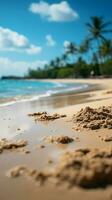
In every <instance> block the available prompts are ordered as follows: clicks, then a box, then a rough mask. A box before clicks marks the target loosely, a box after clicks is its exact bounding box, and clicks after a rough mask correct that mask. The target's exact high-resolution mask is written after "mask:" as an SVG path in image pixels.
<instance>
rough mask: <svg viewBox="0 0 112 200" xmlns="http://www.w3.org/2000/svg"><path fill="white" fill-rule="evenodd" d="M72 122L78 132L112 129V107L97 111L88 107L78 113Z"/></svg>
mask: <svg viewBox="0 0 112 200" xmlns="http://www.w3.org/2000/svg"><path fill="white" fill-rule="evenodd" d="M72 121H73V123H74V128H75V129H76V130H80V129H85V128H86V129H91V130H96V129H100V128H108V129H112V106H107V107H106V106H103V107H99V108H97V109H93V108H90V107H86V108H84V109H81V110H80V111H79V112H77V113H76V114H75V115H74V116H73V118H72Z"/></svg>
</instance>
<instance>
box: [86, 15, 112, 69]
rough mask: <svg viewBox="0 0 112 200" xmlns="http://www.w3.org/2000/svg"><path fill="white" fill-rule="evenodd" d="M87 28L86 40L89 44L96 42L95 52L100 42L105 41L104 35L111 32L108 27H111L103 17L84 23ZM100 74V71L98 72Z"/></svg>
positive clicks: (95, 17) (92, 18)
mask: <svg viewBox="0 0 112 200" xmlns="http://www.w3.org/2000/svg"><path fill="white" fill-rule="evenodd" d="M86 25H87V28H88V32H89V35H88V38H89V40H90V42H93V41H96V42H97V52H98V49H99V47H100V45H101V42H102V41H105V40H106V38H105V34H107V33H110V32H112V30H111V29H109V28H108V27H109V26H110V25H111V23H110V22H105V20H104V18H103V17H97V16H94V17H91V22H90V23H86ZM98 63H99V65H100V58H98ZM100 72H101V70H100Z"/></svg>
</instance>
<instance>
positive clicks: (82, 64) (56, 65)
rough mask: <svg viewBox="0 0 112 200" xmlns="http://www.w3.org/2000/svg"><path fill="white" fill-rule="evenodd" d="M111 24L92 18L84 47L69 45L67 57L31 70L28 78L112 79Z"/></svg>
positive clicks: (87, 26) (83, 43) (65, 55)
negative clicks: (109, 36)
mask: <svg viewBox="0 0 112 200" xmlns="http://www.w3.org/2000/svg"><path fill="white" fill-rule="evenodd" d="M110 26H111V23H110V22H105V20H104V18H102V17H97V16H94V17H91V19H90V22H89V23H86V29H87V37H86V38H85V39H84V40H83V41H82V43H81V44H80V45H76V44H75V43H74V42H69V43H68V45H67V46H66V47H65V49H64V53H63V55H61V56H59V57H56V58H55V59H54V60H51V61H50V62H49V63H48V64H47V65H45V66H44V68H43V69H41V68H37V69H36V70H33V69H29V71H28V73H27V75H26V77H27V78H35V79H42V78H88V77H99V76H102V77H112V39H107V37H106V36H107V34H108V33H110V34H109V35H111V34H112V30H111V29H110Z"/></svg>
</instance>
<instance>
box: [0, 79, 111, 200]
mask: <svg viewBox="0 0 112 200" xmlns="http://www.w3.org/2000/svg"><path fill="white" fill-rule="evenodd" d="M47 81H48V80H47ZM49 81H57V82H70V83H88V84H90V85H91V89H90V90H89V91H85V92H81V93H77V94H75V93H74V92H70V93H66V94H60V95H54V96H51V97H47V98H45V99H44V98H43V99H41V100H39V101H30V102H21V103H15V104H13V105H10V106H5V107H0V130H1V131H0V141H2V145H1V146H3V148H1V149H0V150H1V153H0V157H1V159H0V200H8V199H11V200H15V199H16V200H23V199H24V200H36V199H39V200H40V199H41V200H45V199H46V200H51V199H54V200H57V199H58V200H68V199H71V200H72V199H76V200H79V199H80V200H81V199H83V200H88V199H90V198H91V200H92V199H94V198H96V200H111V199H112V184H110V182H111V181H110V182H109V184H108V181H107V184H106V186H105V187H102V186H101V185H99V187H94V186H93V187H91V188H88V187H87V188H84V187H81V186H79V185H78V184H72V187H68V185H67V183H66V180H65V181H63V182H61V181H60V179H59V182H58V184H55V180H54V179H53V180H52V179H51V180H50V181H45V183H43V184H39V181H38V180H37V181H35V180H34V179H32V175H31V176H29V175H26V169H36V170H38V171H40V172H44V171H51V172H52V171H53V170H55V169H56V168H57V166H58V164H59V160H60V156H62V155H63V154H64V153H65V152H67V151H69V152H70V151H74V150H75V151H77V150H78V149H92V150H94V149H96V148H97V149H99V150H100V151H102V149H105V150H107V149H112V129H111V127H110V126H111V125H112V124H109V125H110V126H109V125H108V124H107V127H106V128H105V127H104V126H103V125H102V127H99V128H98V129H94V130H92V129H87V128H85V129H84V130H80V126H79V130H76V129H75V128H74V126H75V125H76V122H74V121H73V120H72V119H73V115H75V114H77V112H79V111H80V110H81V109H85V108H86V107H91V108H93V109H98V108H99V107H102V106H106V108H107V107H108V106H112V79H76V80H75V79H64V80H61V79H59V80H49ZM45 111H46V112H47V113H48V114H45V115H42V117H40V113H38V112H45ZM93 111H96V110H93ZM98 112H99V111H98ZM108 112H109V109H108ZM33 113H38V115H39V117H38V116H37V115H34V116H29V114H33ZM54 113H58V115H55V118H56V119H53V116H54V115H53V114H54ZM46 115H47V117H46ZM63 115H64V116H63ZM65 115H66V116H65ZM43 116H44V117H43ZM109 116H110V118H111V113H110V114H109ZM83 117H84V115H83ZM47 119H48V120H47ZM93 123H94V122H93ZM102 124H103V123H102ZM109 127H110V128H109ZM49 136H50V139H52V141H51V140H50V142H49V140H48V141H46V139H45V138H49ZM60 136H68V137H69V138H72V139H73V141H72V140H67V141H70V142H66V141H65V142H63V141H62V140H61V139H60V138H58V140H56V138H57V137H60ZM106 137H111V139H110V140H109V141H106V140H105V138H106ZM3 138H5V139H4V140H3ZM67 139H68V138H67ZM20 140H21V141H26V142H27V143H25V144H22V145H21V143H19V144H18V143H17V141H20ZM55 140H56V141H55ZM9 141H13V144H12V143H10V145H9V143H8V142H9ZM71 141H72V142H71ZM7 146H8V147H7ZM90 157H91V151H90ZM105 159H106V158H104V160H103V161H105V162H107V160H105ZM109 159H110V160H109V161H108V162H110V161H111V160H112V157H110V158H109ZM68 161H69V158H68ZM68 161H67V162H68ZM84 162H85V160H84ZM95 162H96V160H95ZM65 164H67V163H65ZM16 166H25V168H24V170H23V169H22V170H21V171H20V172H19V174H18V175H17V176H16V175H14V173H13V171H12V173H11V177H9V176H8V172H9V171H10V170H11V169H13V168H14V167H16ZM109 166H110V165H109ZM27 171H28V170H27ZM59 172H60V174H62V175H63V171H59ZM59 172H58V173H59ZM66 173H68V174H69V171H68V172H66ZM27 174H31V173H27ZM52 174H53V172H52ZM68 174H67V175H68ZM79 175H80V174H79ZM102 176H103V174H102ZM53 177H54V176H53ZM67 177H68V176H67ZM42 178H45V177H43V174H41V175H40V179H39V180H42ZM70 178H71V177H69V180H70ZM110 178H112V173H110ZM67 180H68V179H67ZM111 183H112V182H111Z"/></svg>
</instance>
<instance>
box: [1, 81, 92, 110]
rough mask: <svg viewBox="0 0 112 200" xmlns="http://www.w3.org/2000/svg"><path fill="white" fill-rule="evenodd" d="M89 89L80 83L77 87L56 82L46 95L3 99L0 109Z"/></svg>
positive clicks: (86, 85)
mask: <svg viewBox="0 0 112 200" xmlns="http://www.w3.org/2000/svg"><path fill="white" fill-rule="evenodd" d="M88 87H89V85H88V84H80V83H79V85H76V84H68V83H57V82H55V84H54V87H52V89H49V90H48V91H46V92H45V93H42V94H38V95H37V94H32V95H18V96H15V97H14V98H12V99H11V98H10V99H8V98H6V99H4V102H3V99H2V102H0V107H3V106H10V105H12V104H15V103H20V102H28V101H38V100H39V99H41V98H46V97H50V96H52V95H55V94H62V93H67V92H71V91H74V92H79V91H83V90H85V89H87V88H88ZM54 88H55V89H54Z"/></svg>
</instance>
